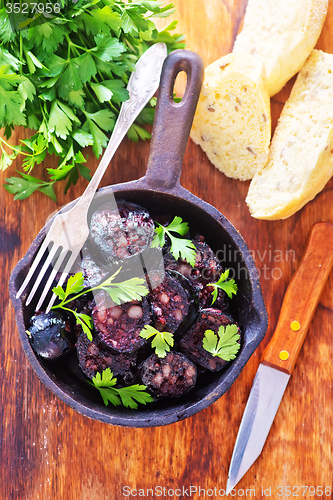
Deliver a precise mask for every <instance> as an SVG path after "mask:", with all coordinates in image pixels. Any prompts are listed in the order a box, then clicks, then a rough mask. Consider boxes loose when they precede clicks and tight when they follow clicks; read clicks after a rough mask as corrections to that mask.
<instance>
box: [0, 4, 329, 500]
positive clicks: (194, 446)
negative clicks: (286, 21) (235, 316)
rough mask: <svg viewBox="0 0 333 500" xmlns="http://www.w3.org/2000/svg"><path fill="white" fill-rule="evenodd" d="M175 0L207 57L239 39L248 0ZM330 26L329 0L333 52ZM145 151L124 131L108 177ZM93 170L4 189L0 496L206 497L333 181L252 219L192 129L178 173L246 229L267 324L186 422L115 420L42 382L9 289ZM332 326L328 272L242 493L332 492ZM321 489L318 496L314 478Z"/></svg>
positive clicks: (119, 178)
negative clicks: (71, 403)
mask: <svg viewBox="0 0 333 500" xmlns="http://www.w3.org/2000/svg"><path fill="white" fill-rule="evenodd" d="M175 3H176V5H177V6H178V11H177V13H176V14H175V15H174V18H178V19H179V20H180V23H179V26H178V30H179V31H180V32H183V33H186V34H187V44H188V48H191V49H193V50H196V51H197V52H199V54H201V55H202V57H203V58H204V60H205V63H206V64H208V63H210V62H212V61H213V60H214V59H216V58H218V57H220V56H221V55H223V54H226V53H228V52H229V51H230V50H231V48H232V43H233V40H234V38H235V36H236V34H237V31H238V29H239V26H240V24H241V21H242V17H243V14H244V8H245V5H246V0H191V1H190V0H176V1H175ZM164 22H168V23H169V20H164ZM330 26H333V1H332V0H330V6H329V14H328V17H327V21H326V23H325V26H324V30H323V33H322V35H321V37H320V40H319V42H318V48H320V49H322V50H326V51H327V52H333V41H332V36H331V30H330ZM289 91H290V85H287V87H286V88H285V89H284V90H283V91H282V92H280V94H279V95H277V96H275V97H274V99H273V100H272V114H273V121H274V125H275V123H276V120H277V118H278V116H279V114H280V111H281V109H282V106H283V102H284V101H285V99H286V97H287V95H288V92H289ZM329 104H330V103H328V105H329ZM331 105H333V103H332V104H331ZM24 137H27V133H26V131H24V130H23V129H17V130H16V131H15V133H14V135H13V139H12V140H13V142H14V141H17V140H19V139H20V138H21V139H22V138H24ZM148 153H149V144H148V143H142V142H141V143H139V144H132V143H130V142H129V141H128V140H125V141H124V142H123V144H122V145H121V147H120V148H119V151H118V153H117V155H116V156H115V158H114V160H113V161H112V164H111V165H110V167H109V170H108V171H107V173H106V174H105V177H104V179H103V183H102V184H103V185H108V184H114V183H117V182H123V181H127V180H131V179H136V178H138V177H140V176H142V175H143V174H144V173H145V168H146V162H147V158H148ZM89 162H90V166H91V168H92V169H94V168H95V167H96V164H97V162H96V159H94V157H93V155H92V154H90V155H89ZM46 165H47V166H53V167H54V166H55V161H54V159H53V158H47V160H45V162H44V170H45V166H46ZM17 167H18V164H15V165H13V166H12V167H11V168H10V169H9V170H7V171H6V172H2V173H1V184H3V180H4V178H5V177H9V176H10V175H14V171H15V168H17ZM42 170H43V167H42V168H41V169H40V170H39V171H38V172H37V171H36V175H42V174H41V172H42ZM85 182H86V181H83V180H82V181H80V182H78V184H77V185H76V186H75V188H72V189H70V190H69V192H68V193H67V195H66V196H64V195H63V192H62V189H63V188H62V186H59V187H57V188H56V190H57V196H58V203H57V204H55V203H54V202H52V201H51V200H49V199H48V198H47V197H45V196H44V195H42V194H40V193H35V194H33V196H31V197H30V198H28V199H27V200H24V201H22V202H14V201H13V197H12V196H11V195H9V194H8V193H7V192H6V191H5V190H4V189H2V188H1V196H0V207H1V208H0V223H1V230H0V231H1V233H0V234H1V240H0V266H1V269H2V270H3V278H2V286H1V294H0V303H1V308H0V321H1V337H0V342H1V350H0V365H1V371H0V387H1V403H0V457H1V458H0V460H1V462H0V467H1V474H0V498H1V500H8V499H15V500H30V499H31V500H48V499H52V500H60V499H61V500H100V499H101V498H103V499H108V500H109V499H111V500H120V499H122V498H137V497H139V496H141V497H144V495H145V496H146V497H148V498H149V497H150V498H172V499H175V498H184V499H185V498H188V497H189V495H190V493H191V498H195V499H197V498H203V497H204V490H205V493H206V498H207V497H208V496H209V495H211V498H223V496H222V494H223V491H222V490H223V489H224V488H225V485H226V481H227V473H228V467H229V463H230V459H231V454H232V450H233V446H234V442H235V439H236V435H237V431H238V427H239V424H240V420H241V417H242V414H243V411H244V408H245V404H246V401H247V397H248V394H249V391H250V387H251V385H252V381H253V377H254V375H255V372H256V370H257V367H258V364H259V360H260V356H261V353H262V351H263V349H264V347H265V345H266V344H267V342H268V341H269V339H270V337H271V335H272V332H273V330H274V327H275V324H276V321H277V317H278V314H279V308H280V306H281V303H282V299H283V295H284V293H285V290H286V287H287V285H288V283H289V280H290V278H291V276H292V274H293V272H294V271H295V269H296V268H297V265H298V263H299V261H300V258H301V256H302V252H303V250H304V247H305V242H306V238H307V235H308V232H309V229H310V227H311V226H312V224H314V223H315V222H317V221H329V222H331V223H333V203H332V190H333V180H331V181H330V182H329V183H328V184H327V185H326V187H325V189H324V190H323V191H322V192H321V193H320V194H319V195H318V196H317V197H316V199H315V200H313V201H312V202H310V203H308V204H307V205H306V206H305V207H304V208H303V209H302V210H301V211H300V212H298V213H297V214H295V215H294V216H292V217H290V218H289V219H287V220H285V221H274V222H271V221H267V222H265V221H258V220H255V219H252V218H251V216H250V215H249V212H248V209H247V207H246V204H245V201H244V199H245V196H246V193H247V189H248V183H247V182H246V183H244V182H240V181H235V180H231V179H228V178H226V177H225V176H224V175H223V174H221V173H220V172H218V171H217V170H216V169H215V168H214V167H213V166H212V165H211V164H210V163H209V162H208V160H207V159H206V157H205V155H204V154H203V152H202V151H201V149H200V148H199V147H197V146H195V145H194V144H193V143H192V142H190V143H189V144H188V148H187V151H186V156H185V161H184V166H183V173H182V184H183V186H185V187H186V188H187V189H189V190H190V191H192V192H193V193H194V194H195V195H197V196H199V197H201V198H203V199H204V200H205V201H207V202H209V203H212V204H213V205H215V206H216V207H217V208H218V209H219V210H220V211H221V212H223V214H224V215H225V216H226V217H227V218H228V219H229V220H230V221H231V222H232V223H233V224H234V225H235V226H236V227H237V229H239V231H240V232H241V234H242V235H243V236H244V238H245V240H246V242H247V243H248V246H249V248H250V249H251V250H252V252H253V256H254V258H255V261H256V264H257V267H258V270H259V272H260V274H261V284H262V289H263V295H264V299H265V302H266V306H267V310H268V314H269V322H270V325H269V329H268V332H267V335H266V337H265V339H264V340H263V342H262V344H261V345H260V347H259V348H258V349H257V351H256V352H255V353H254V355H253V356H252V357H251V359H250V360H249V362H248V363H247V365H246V367H245V369H244V370H243V372H242V374H241V375H240V376H239V378H238V379H237V381H236V382H235V383H234V385H233V386H232V388H231V389H230V390H229V391H228V392H227V393H226V394H225V395H224V396H223V397H222V398H221V399H220V400H219V401H218V402H216V403H215V404H213V405H212V406H211V407H209V408H208V409H206V410H204V411H202V412H201V413H200V414H197V415H195V416H193V417H191V418H189V419H187V420H185V421H182V422H179V423H176V424H172V425H169V426H166V427H160V428H153V429H129V428H120V427H112V426H108V425H105V424H102V423H99V422H95V421H93V420H90V419H88V418H86V417H83V416H81V415H79V414H78V413H76V412H75V411H74V410H72V409H71V408H70V407H68V406H66V405H65V404H64V403H63V402H62V401H60V400H59V399H57V398H56V397H55V396H54V395H53V394H52V393H51V392H50V391H49V390H48V389H46V388H45V387H44V386H43V385H42V384H41V382H40V381H39V380H38V378H37V376H36V375H35V373H34V372H33V370H32V369H31V367H30V366H29V365H28V363H27V361H26V359H25V355H24V353H23V350H22V348H21V344H20V340H19V337H18V335H17V331H16V325H15V319H14V311H13V307H12V305H11V303H10V301H9V297H8V290H7V283H8V278H9V275H10V272H11V270H12V268H13V267H14V265H15V264H16V262H17V261H18V259H19V258H21V257H22V256H23V255H24V254H25V252H26V250H27V249H28V247H29V245H30V242H31V240H32V239H33V238H34V237H35V235H36V234H37V232H38V231H39V230H40V228H41V227H42V226H43V225H44V223H45V220H46V218H47V217H48V216H49V214H50V213H51V212H53V211H54V210H56V209H58V208H59V207H60V206H62V205H63V204H64V203H67V202H68V201H70V200H72V199H74V198H76V197H77V196H78V195H80V194H81V193H82V191H83V189H84V187H85ZM332 325H333V276H332V274H331V276H330V279H329V281H328V283H327V285H326V287H325V290H324V293H323V296H322V298H321V301H320V304H319V306H318V309H317V312H316V314H315V317H314V320H313V322H312V325H311V327H310V330H309V333H308V336H307V338H306V341H305V344H304V346H303V349H302V351H301V353H300V356H299V358H298V360H297V364H296V368H295V370H294V373H293V375H292V378H291V380H290V382H289V385H288V387H287V389H286V392H285V395H284V398H283V401H282V403H281V406H280V408H279V411H278V413H277V416H276V418H275V420H274V423H273V426H272V429H271V432H270V434H269V437H268V439H267V442H266V444H265V447H264V450H263V453H262V454H261V456H260V457H259V459H258V460H257V461H256V463H255V464H254V465H253V467H252V468H251V469H250V471H249V472H248V473H247V474H246V475H245V476H244V478H243V479H242V480H241V481H240V483H239V484H238V485H237V489H238V490H239V492H238V497H241V496H242V493H243V496H246V489H248V490H249V489H252V490H253V489H254V490H255V498H256V499H259V498H266V497H268V496H271V497H272V498H284V499H285V498H289V495H288V488H286V487H287V486H290V487H291V495H292V496H299V497H302V498H311V492H312V491H313V490H312V489H311V490H309V489H308V490H307V491H305V488H301V486H309V487H310V486H315V487H320V486H322V487H323V492H324V494H323V496H322V498H333V497H332V495H331V494H330V493H329V490H328V489H327V490H326V495H325V487H326V488H332V486H333V484H332V483H333V479H332V478H333V466H332V451H333V450H332V434H333V417H332V358H333V340H332V339H333V326H332ZM190 486H192V490H191V491H190ZM195 487H196V488H197V490H198V492H197V493H195V492H194V491H195V490H194V488H195ZM199 487H200V488H201V489H202V490H201V492H200V493H201V494H200V495H199ZM279 487H282V488H283V489H284V490H283V491H284V493H283V494H279V493H281V491H282V490H281V489H279ZM297 487H299V489H298V490H297ZM154 488H157V489H155V490H154V495H153V496H152V494H151V491H149V489H154ZM158 488H160V489H158ZM163 488H165V490H163ZM215 488H216V489H215ZM262 488H263V489H264V490H265V491H264V492H263V490H262ZM270 488H271V490H269V489H270ZM129 489H133V490H137V491H136V493H137V495H136V496H135V491H132V493H130V494H129V493H128V491H129ZM140 489H142V490H141V491H140ZM183 489H184V490H183ZM147 490H148V491H147ZM219 490H220V493H219ZM270 492H271V495H269V493H270ZM180 493H181V494H180ZM126 495H127V496H126ZM187 495H188V496H187ZM250 495H252V498H254V494H253V491H252V493H250V492H249V491H248V492H247V496H250ZM314 497H315V498H319V497H321V495H320V490H318V491H317V493H316V494H315V495H314Z"/></svg>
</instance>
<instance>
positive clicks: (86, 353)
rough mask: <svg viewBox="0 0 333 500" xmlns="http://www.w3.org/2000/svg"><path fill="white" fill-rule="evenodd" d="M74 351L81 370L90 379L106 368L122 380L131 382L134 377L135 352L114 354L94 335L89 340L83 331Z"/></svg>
mask: <svg viewBox="0 0 333 500" xmlns="http://www.w3.org/2000/svg"><path fill="white" fill-rule="evenodd" d="M76 352H77V357H78V360H79V366H80V368H81V370H82V371H83V373H84V374H85V375H86V376H87V377H88V378H90V379H92V378H93V377H95V375H96V373H97V372H102V371H103V370H105V369H106V368H110V370H111V372H112V373H113V375H114V376H118V375H120V376H121V377H122V379H123V380H124V382H127V383H131V382H132V379H134V375H133V373H134V369H135V366H136V362H137V353H136V352H134V353H121V354H115V353H114V352H112V351H111V350H110V349H106V348H105V346H104V345H102V343H101V342H100V341H99V340H98V339H97V338H96V337H94V338H93V340H92V341H90V340H89V339H88V337H87V335H86V334H85V333H81V335H80V337H79V339H78V341H77V343H76Z"/></svg>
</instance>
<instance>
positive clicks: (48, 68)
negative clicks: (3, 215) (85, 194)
mask: <svg viewBox="0 0 333 500" xmlns="http://www.w3.org/2000/svg"><path fill="white" fill-rule="evenodd" d="M173 11H174V6H173V4H168V5H165V6H163V5H162V2H161V1H158V0H137V1H131V2H128V1H127V0H78V1H77V2H73V1H67V0H64V1H63V2H61V13H60V14H59V15H58V16H54V17H45V16H44V15H43V14H41V13H38V14H36V15H32V13H31V11H29V13H28V14H27V15H22V16H21V15H20V16H21V17H22V19H21V17H20V19H19V23H20V29H19V30H17V31H14V30H13V29H12V26H11V22H10V15H8V14H7V12H6V9H5V8H0V40H1V43H0V102H1V103H3V105H2V106H0V128H1V127H4V130H5V136H6V137H7V138H9V137H10V136H11V132H12V130H13V129H14V127H15V126H17V125H23V126H26V127H29V128H30V129H33V130H34V131H35V132H34V134H35V135H37V136H38V137H40V138H41V139H42V140H43V141H45V146H44V149H43V151H40V152H39V153H37V152H36V151H34V152H32V151H26V149H25V148H21V147H20V146H18V145H13V147H12V153H11V154H9V153H8V151H7V152H6V153H3V152H2V148H1V150H0V166H1V168H2V169H5V168H7V167H8V166H9V165H10V163H11V162H12V161H14V160H15V159H16V158H17V157H18V156H19V155H24V161H23V169H24V170H25V171H27V172H29V173H30V172H31V170H33V169H35V168H36V166H37V165H38V164H40V163H41V162H42V161H43V159H44V158H45V155H46V153H49V154H55V155H57V156H58V159H59V161H58V168H56V167H55V168H53V169H51V170H49V171H48V174H49V175H50V176H51V179H49V180H50V182H47V181H46V180H45V181H39V184H40V186H39V187H38V188H37V187H36V186H35V185H34V183H31V182H29V181H28V182H25V186H24V187H23V186H19V184H20V183H21V184H22V182H21V181H20V179H19V180H14V181H11V183H10V184H8V185H7V187H6V189H7V188H8V189H7V190H8V191H9V192H12V193H13V194H14V195H15V197H16V199H23V198H26V197H27V196H30V195H31V194H32V193H33V192H34V191H36V190H39V191H40V192H42V193H45V194H46V195H48V196H50V197H51V198H52V199H56V198H55V195H54V191H53V185H54V183H55V182H60V181H65V191H66V190H67V189H68V188H69V186H71V185H73V184H75V183H76V181H77V180H78V178H79V176H80V175H83V176H85V177H86V178H87V179H88V178H89V175H88V173H87V169H86V168H81V166H80V164H79V162H78V161H77V160H76V154H77V153H78V152H79V151H80V150H81V148H83V147H86V146H92V148H93V152H94V154H95V155H96V157H97V158H98V157H99V156H100V155H101V154H102V153H103V149H104V148H105V147H106V145H107V143H108V140H109V135H110V134H109V133H110V132H111V131H112V130H113V127H114V124H115V120H116V118H117V116H118V114H119V110H120V105H121V103H122V102H124V101H126V100H127V99H128V92H127V90H126V89H125V86H126V83H127V82H128V80H129V78H130V75H131V72H132V71H133V70H134V68H135V63H136V62H137V60H138V59H139V57H140V56H141V54H142V53H143V52H144V51H145V50H147V49H148V47H149V46H150V45H152V44H154V43H157V42H159V41H164V42H165V43H166V44H167V47H168V52H170V51H172V50H175V49H178V48H184V46H185V44H184V41H183V36H182V35H179V34H172V31H173V30H175V27H176V22H172V23H171V24H170V25H169V26H167V27H166V28H165V29H163V31H161V32H158V30H157V29H156V26H155V24H154V22H153V19H154V17H164V16H169V15H170V14H172V12H173ZM153 116H154V105H153V103H152V101H151V103H149V104H148V105H147V107H146V109H145V110H144V112H142V113H141V114H140V117H138V119H137V121H136V123H135V124H134V125H133V127H132V128H131V130H130V132H129V134H128V135H129V137H130V138H131V139H132V140H133V141H138V140H139V139H143V140H144V139H148V138H150V134H149V132H147V131H146V130H145V128H144V127H142V125H145V124H146V123H149V124H151V123H152V121H153ZM33 137H34V136H33ZM1 141H2V138H0V142H1ZM72 147H73V148H74V155H73V156H72V157H71V160H70V161H66V162H65V163H64V159H65V158H66V157H67V156H68V153H69V152H70V150H71V148H72ZM65 165H66V166H65ZM46 168H47V167H46ZM40 177H41V175H40ZM12 179H13V178H12ZM15 179H18V178H15Z"/></svg>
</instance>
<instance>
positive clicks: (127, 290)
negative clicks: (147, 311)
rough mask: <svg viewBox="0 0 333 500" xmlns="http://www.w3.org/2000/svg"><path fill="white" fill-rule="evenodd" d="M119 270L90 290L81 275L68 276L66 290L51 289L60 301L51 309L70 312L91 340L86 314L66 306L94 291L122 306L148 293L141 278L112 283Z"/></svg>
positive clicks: (91, 325)
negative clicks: (102, 291)
mask: <svg viewBox="0 0 333 500" xmlns="http://www.w3.org/2000/svg"><path fill="white" fill-rule="evenodd" d="M120 270H121V268H120V269H118V271H116V272H115V273H114V274H113V275H112V276H110V277H109V278H107V279H106V280H105V281H103V282H102V283H101V284H100V285H96V286H94V287H92V288H88V289H87V288H85V287H84V284H83V281H84V278H83V273H82V272H79V273H76V274H75V275H74V276H70V277H69V279H68V281H67V284H66V288H65V289H63V288H62V287H61V286H56V287H55V288H53V290H52V291H53V292H54V293H55V294H56V295H57V297H58V298H59V299H60V303H59V304H56V305H54V306H52V309H62V310H64V311H68V312H71V313H72V314H73V315H74V317H75V320H76V324H77V325H81V327H82V329H83V331H84V333H85V334H86V335H87V337H88V339H89V340H90V341H91V340H92V333H91V330H92V327H93V322H92V318H91V317H90V316H88V315H87V314H83V313H78V312H77V311H76V310H73V309H70V308H69V307H66V305H67V304H68V303H70V302H72V301H74V300H76V299H79V298H80V297H82V295H85V294H87V293H88V292H92V291H94V290H104V291H105V292H107V293H108V294H109V296H110V297H111V299H112V301H113V302H114V303H115V304H122V303H124V302H130V301H132V300H140V299H141V298H142V297H144V296H145V295H147V294H148V293H149V290H148V288H147V286H146V282H145V280H144V279H143V278H136V277H135V278H131V279H129V280H126V281H122V282H120V283H113V280H114V278H115V277H116V276H117V274H118V273H119V272H120Z"/></svg>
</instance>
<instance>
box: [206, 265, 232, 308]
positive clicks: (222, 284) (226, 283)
mask: <svg viewBox="0 0 333 500" xmlns="http://www.w3.org/2000/svg"><path fill="white" fill-rule="evenodd" d="M229 272H230V269H226V271H225V272H224V273H222V274H221V276H220V279H219V280H218V281H217V282H216V283H208V284H207V286H212V287H213V288H214V290H213V291H212V296H213V301H212V305H213V304H214V302H215V301H216V299H217V295H218V292H219V290H223V291H224V292H225V293H226V294H227V295H228V297H229V299H232V294H234V295H236V294H237V291H238V286H237V283H236V282H235V280H234V279H233V278H232V279H230V280H228V277H229Z"/></svg>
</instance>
